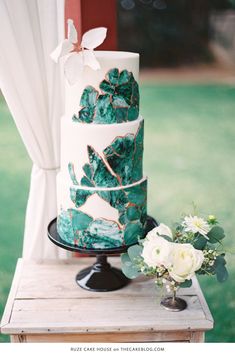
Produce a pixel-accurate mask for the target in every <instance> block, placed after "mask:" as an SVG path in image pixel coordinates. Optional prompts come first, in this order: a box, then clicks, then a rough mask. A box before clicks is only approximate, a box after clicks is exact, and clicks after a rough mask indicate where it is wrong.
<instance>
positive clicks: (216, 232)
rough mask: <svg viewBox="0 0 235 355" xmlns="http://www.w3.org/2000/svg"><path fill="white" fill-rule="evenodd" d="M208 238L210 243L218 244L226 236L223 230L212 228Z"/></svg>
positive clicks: (217, 227) (216, 227)
mask: <svg viewBox="0 0 235 355" xmlns="http://www.w3.org/2000/svg"><path fill="white" fill-rule="evenodd" d="M207 236H208V238H209V242H210V243H218V242H220V241H221V240H222V239H223V238H224V237H225V234H224V230H223V228H221V227H219V226H214V227H212V228H211V230H210V231H209V233H208V234H207Z"/></svg>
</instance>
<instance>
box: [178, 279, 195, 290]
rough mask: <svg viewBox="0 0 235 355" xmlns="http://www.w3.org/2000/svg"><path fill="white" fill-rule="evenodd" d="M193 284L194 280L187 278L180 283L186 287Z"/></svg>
mask: <svg viewBox="0 0 235 355" xmlns="http://www.w3.org/2000/svg"><path fill="white" fill-rule="evenodd" d="M191 286H192V280H185V281H184V282H181V283H180V287H182V288H186V287H191Z"/></svg>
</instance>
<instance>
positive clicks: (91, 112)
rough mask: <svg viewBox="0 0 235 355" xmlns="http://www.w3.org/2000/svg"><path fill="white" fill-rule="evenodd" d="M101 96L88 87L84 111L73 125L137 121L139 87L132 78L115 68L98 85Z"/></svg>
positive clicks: (81, 101)
mask: <svg viewBox="0 0 235 355" xmlns="http://www.w3.org/2000/svg"><path fill="white" fill-rule="evenodd" d="M99 89H100V92H99V91H98V90H96V89H95V88H94V87H93V86H90V85H89V86H87V87H86V88H85V89H84V90H83V93H82V96H81V99H80V106H82V109H81V110H80V111H79V112H78V116H76V115H74V116H73V121H75V122H83V123H96V124H111V123H122V122H127V121H134V120H136V119H137V118H138V116H139V86H138V83H137V82H136V80H135V78H134V76H133V74H132V73H131V72H129V71H127V70H122V71H119V70H118V69H117V68H113V69H111V70H109V71H108V73H107V74H106V76H105V79H104V80H103V81H102V82H101V83H100V85H99Z"/></svg>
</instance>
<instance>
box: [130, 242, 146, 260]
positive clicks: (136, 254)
mask: <svg viewBox="0 0 235 355" xmlns="http://www.w3.org/2000/svg"><path fill="white" fill-rule="evenodd" d="M142 251H143V247H142V246H140V245H139V244H136V245H132V246H131V247H130V248H128V250H127V253H128V256H129V258H130V259H131V261H132V263H135V260H136V259H138V258H140V257H141V254H142Z"/></svg>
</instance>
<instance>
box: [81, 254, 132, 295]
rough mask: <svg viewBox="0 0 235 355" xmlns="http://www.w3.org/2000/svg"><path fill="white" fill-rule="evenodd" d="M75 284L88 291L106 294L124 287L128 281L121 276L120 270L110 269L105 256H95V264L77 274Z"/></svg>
mask: <svg viewBox="0 0 235 355" xmlns="http://www.w3.org/2000/svg"><path fill="white" fill-rule="evenodd" d="M76 282H77V284H78V285H79V286H80V287H82V288H84V289H86V290H88V291H96V292H107V291H114V290H118V289H120V288H122V287H124V286H126V285H127V284H128V283H129V282H130V280H129V279H127V278H126V277H125V276H124V275H123V273H122V271H121V270H119V269H117V268H115V267H112V266H111V265H110V264H109V263H108V262H107V256H106V255H97V257H96V262H95V263H94V264H93V265H92V266H91V267H88V268H86V269H84V270H82V271H80V272H79V273H78V274H77V276H76Z"/></svg>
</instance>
